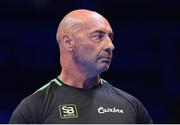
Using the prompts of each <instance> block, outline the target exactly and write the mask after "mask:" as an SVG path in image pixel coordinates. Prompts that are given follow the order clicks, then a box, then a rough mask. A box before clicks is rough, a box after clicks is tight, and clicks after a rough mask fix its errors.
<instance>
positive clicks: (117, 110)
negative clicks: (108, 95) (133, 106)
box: [97, 107, 124, 114]
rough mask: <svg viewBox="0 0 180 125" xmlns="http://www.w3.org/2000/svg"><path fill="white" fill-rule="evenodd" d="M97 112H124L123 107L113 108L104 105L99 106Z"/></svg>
mask: <svg viewBox="0 0 180 125" xmlns="http://www.w3.org/2000/svg"><path fill="white" fill-rule="evenodd" d="M97 111H98V113H99V114H104V113H120V114H122V113H124V110H123V109H118V108H116V107H114V108H104V107H99V108H98V109H97Z"/></svg>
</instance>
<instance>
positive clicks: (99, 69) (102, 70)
mask: <svg viewBox="0 0 180 125" xmlns="http://www.w3.org/2000/svg"><path fill="white" fill-rule="evenodd" d="M108 69H109V65H108V66H103V67H101V68H98V71H99V74H101V73H103V72H105V71H107V70H108Z"/></svg>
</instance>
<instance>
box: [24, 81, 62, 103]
mask: <svg viewBox="0 0 180 125" xmlns="http://www.w3.org/2000/svg"><path fill="white" fill-rule="evenodd" d="M58 86H61V83H60V82H59V81H57V79H56V78H55V79H52V80H51V81H49V82H48V83H46V84H45V85H43V86H42V87H40V88H39V89H38V90H36V91H35V92H34V93H32V94H31V95H29V96H27V97H26V98H24V99H23V100H22V103H29V102H31V103H39V102H42V101H43V100H44V99H46V96H49V95H50V94H51V93H53V92H54V89H56V87H58Z"/></svg>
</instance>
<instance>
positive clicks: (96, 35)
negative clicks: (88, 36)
mask: <svg viewBox="0 0 180 125" xmlns="http://www.w3.org/2000/svg"><path fill="white" fill-rule="evenodd" d="M103 36H104V35H103V34H94V35H93V36H92V38H93V40H96V41H100V40H102V38H103Z"/></svg>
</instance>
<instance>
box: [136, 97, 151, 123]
mask: <svg viewBox="0 0 180 125" xmlns="http://www.w3.org/2000/svg"><path fill="white" fill-rule="evenodd" d="M135 104H136V108H135V109H136V113H137V114H136V115H137V124H153V120H152V118H151V116H150V115H149V112H148V111H147V109H146V108H145V107H144V106H143V104H142V103H141V102H140V101H139V100H136V103H135Z"/></svg>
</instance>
